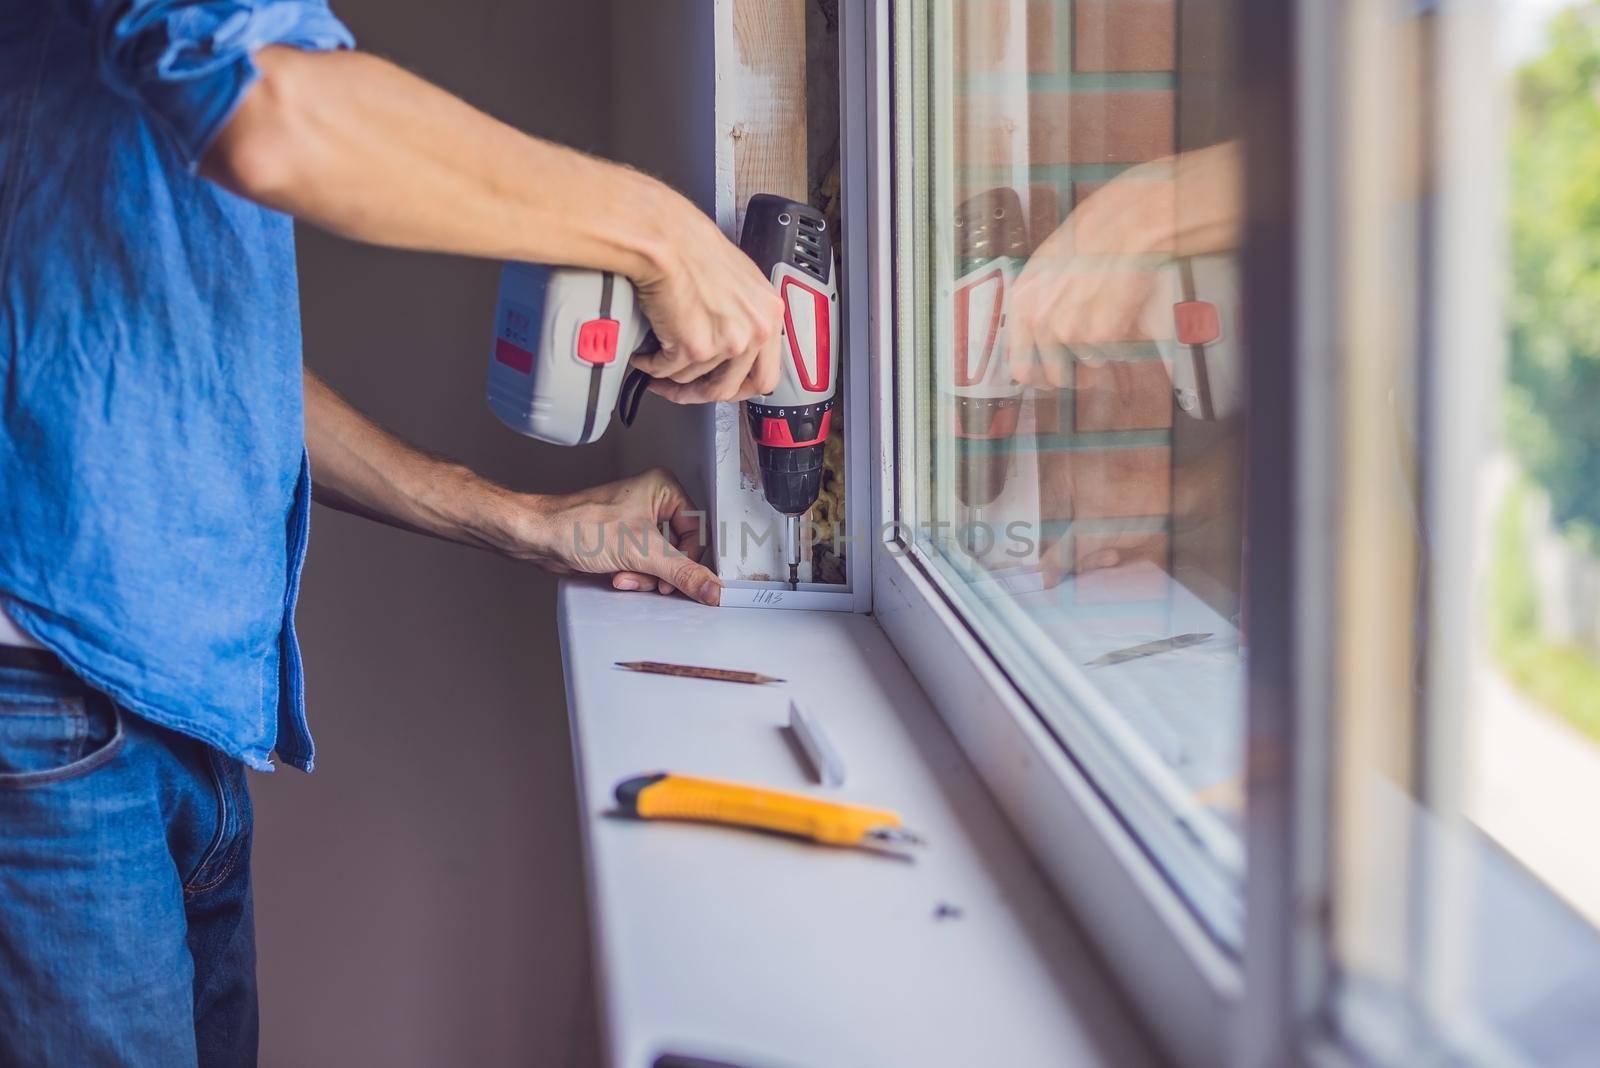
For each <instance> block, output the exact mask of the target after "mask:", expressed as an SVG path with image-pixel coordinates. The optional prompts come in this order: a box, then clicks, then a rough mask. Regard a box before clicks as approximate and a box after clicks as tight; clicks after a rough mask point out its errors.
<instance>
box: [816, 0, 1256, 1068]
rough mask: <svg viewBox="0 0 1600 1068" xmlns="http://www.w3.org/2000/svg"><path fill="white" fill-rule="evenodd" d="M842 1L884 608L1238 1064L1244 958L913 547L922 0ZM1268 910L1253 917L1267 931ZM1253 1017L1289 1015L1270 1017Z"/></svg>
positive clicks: (1120, 939) (941, 706)
mask: <svg viewBox="0 0 1600 1068" xmlns="http://www.w3.org/2000/svg"><path fill="white" fill-rule="evenodd" d="M839 11H840V49H841V63H840V77H841V82H842V84H841V92H840V99H841V101H844V102H846V103H845V106H844V107H842V108H841V147H842V153H841V155H842V171H841V177H842V189H843V203H844V227H845V231H846V235H847V242H846V257H847V259H846V266H845V270H844V278H845V284H846V286H847V292H848V300H847V301H846V308H847V311H848V315H847V320H846V329H847V331H848V335H847V336H848V344H849V345H850V346H851V347H852V348H853V349H855V350H856V351H863V350H864V351H866V352H867V354H868V366H869V372H870V376H869V393H870V397H869V404H868V407H869V409H870V412H871V427H870V431H871V468H870V470H871V472H872V495H871V502H872V508H871V512H870V518H871V520H872V532H873V533H872V538H871V543H872V545H871V548H872V561H871V575H872V607H873V611H874V613H875V614H876V615H877V617H878V620H879V622H880V624H881V625H882V627H883V629H884V631H885V632H886V633H887V634H888V636H889V638H890V640H891V641H892V642H893V643H894V645H895V647H896V649H898V650H899V652H900V654H901V656H902V657H903V658H904V659H905V661H906V662H907V664H908V665H909V666H910V668H911V670H912V673H913V674H914V675H916V677H917V678H918V679H919V680H920V681H921V682H922V684H923V687H924V689H925V690H926V691H927V693H928V694H929V696H930V698H931V699H932V701H933V703H934V705H935V707H936V708H937V709H938V711H939V712H940V714H941V716H942V717H943V719H944V720H945V722H946V723H947V724H948V726H949V727H950V729H951V731H952V733H953V734H954V735H955V737H956V739H957V741H958V742H959V743H960V744H961V746H962V747H963V749H964V750H965V751H966V753H967V755H968V757H969V759H970V760H971V761H972V763H973V765H974V766H975V768H976V770H977V771H978V773H979V775H980V776H981V777H982V779H983V780H984V782H985V783H986V784H987V786H988V788H989V789H990V791H991V792H992V793H993V794H994V795H995V797H996V799H997V800H998V801H999V802H1000V804H1001V806H1002V808H1003V809H1004V810H1005V812H1006V813H1007V815H1008V816H1009V818H1010V819H1011V820H1012V822H1013V823H1014V825H1015V826H1016V827H1017V829H1018V831H1019V833H1020V834H1021V835H1022V837H1023V839H1024V840H1025V841H1026V842H1027V843H1028V845H1029V847H1030V849H1031V850H1032V851H1033V853H1034V856H1035V858H1036V859H1037V861H1038V862H1039V864H1040V865H1041V867H1042V868H1043V869H1044V870H1045V872H1046V874H1047V875H1048V876H1049V877H1050V879H1051V880H1052V881H1053V883H1054V884H1055V886H1056V887H1057V889H1058V890H1059V892H1060V893H1061V894H1062V896H1063V897H1064V899H1065V900H1066V902H1067V904H1068V906H1069V908H1070V909H1071V910H1072V911H1073V913H1074V914H1075V916H1076V917H1077V919H1078V920H1079V922H1081V923H1082V924H1083V925H1084V927H1085V928H1086V930H1087V932H1088V933H1089V936H1090V938H1091V939H1092V940H1093V941H1094V943H1095V944H1096V945H1097V947H1098V949H1099V950H1100V952H1101V953H1102V955H1103V956H1104V958H1105V960H1106V963H1107V964H1108V966H1109V967H1110V969H1111V971H1112V972H1113V973H1114V974H1115V976H1116V977H1117V978H1118V980H1119V982H1120V985H1121V987H1122V989H1123V991H1124V992H1125V993H1126V994H1127V995H1128V996H1129V998H1130V999H1131V1000H1132V1001H1133V1002H1134V1004H1135V1006H1136V1008H1137V1009H1138V1010H1139V1012H1140V1014H1141V1016H1142V1017H1143V1018H1144V1020H1145V1021H1146V1022H1147V1024H1148V1025H1149V1026H1150V1028H1151V1030H1152V1031H1153V1032H1154V1033H1155V1035H1156V1037H1157V1038H1158V1039H1159V1040H1160V1042H1161V1044H1162V1046H1163V1047H1164V1049H1165V1051H1166V1052H1167V1053H1168V1054H1169V1055H1170V1056H1172V1057H1173V1058H1174V1060H1176V1061H1178V1062H1179V1063H1183V1064H1195V1065H1201V1064H1221V1063H1233V1062H1234V1057H1233V1054H1234V1053H1235V1052H1238V1051H1239V1047H1238V1045H1237V1044H1236V1038H1237V1037H1238V1034H1239V1031H1238V1028H1239V1027H1240V1026H1241V1025H1242V1024H1243V1021H1242V1020H1241V1009H1242V1007H1243V1005H1244V1004H1245V998H1244V996H1243V995H1244V992H1245V985H1246V984H1245V968H1244V966H1243V964H1242V963H1241V961H1240V960H1239V959H1238V958H1237V957H1235V956H1233V955H1232V954H1230V953H1229V952H1227V951H1225V950H1224V949H1223V948H1222V947H1221V946H1220V945H1219V944H1218V943H1217V942H1216V941H1214V940H1213V938H1212V937H1211V935H1210V934H1209V933H1208V932H1207V930H1206V929H1205V927H1204V925H1203V924H1202V922H1201V921H1200V919H1199V918H1198V916H1197V915H1196V914H1195V913H1194V912H1193V911H1192V910H1191V908H1190V906H1189V905H1188V903H1187V902H1185V900H1184V899H1183V898H1182V896H1181V895H1180V894H1179V893H1178V891H1177V890H1176V889H1175V888H1174V887H1173V886H1172V884H1171V883H1170V882H1169V881H1168V880H1167V878H1166V876H1165V875H1164V874H1163V873H1162V871H1161V870H1160V869H1159V868H1158V867H1157V865H1156V863H1155V861H1154V860H1153V859H1152V858H1151V857H1150V856H1149V854H1148V853H1147V852H1146V851H1145V849H1144V847H1143V846H1142V845H1141V844H1140V842H1139V840H1138V839H1137V838H1136V837H1135V836H1134V835H1133V834H1132V833H1131V832H1130V831H1129V830H1128V828H1127V826H1126V825H1125V824H1124V823H1123V821H1122V819H1121V817H1120V816H1119V814H1118V812H1117V811H1116V810H1115V809H1114V808H1112V806H1111V805H1110V804H1109V803H1108V802H1107V801H1106V799H1105V798H1104V797H1103V796H1102V795H1101V793H1100V792H1099V790H1098V789H1097V788H1096V786H1095V785H1094V783H1093V782H1092V781H1091V780H1090V778H1089V777H1088V776H1087V775H1086V774H1085V772H1084V770H1083V769H1082V768H1081V767H1080V766H1079V765H1078V764H1077V763H1076V762H1075V761H1074V759H1073V757H1072V756H1071V755H1070V754H1069V753H1068V752H1067V751H1066V750H1065V749H1064V748H1063V746H1062V745H1061V743H1060V742H1058V741H1057V739H1056V738H1055V736H1054V735H1052V734H1051V732H1050V731H1049V730H1048V729H1047V728H1046V726H1045V723H1044V721H1043V719H1042V718H1041V716H1040V713H1039V711H1038V710H1036V709H1035V708H1034V707H1033V706H1032V705H1031V704H1030V703H1029V701H1028V699H1027V698H1026V697H1025V696H1024V694H1023V693H1022V692H1021V691H1020V690H1019V689H1018V688H1017V687H1016V686H1015V685H1014V684H1013V682H1012V681H1011V679H1010V678H1009V677H1008V676H1007V675H1006V674H1005V673H1004V672H1003V671H1002V670H1001V669H1000V668H999V666H998V665H997V664H996V662H995V660H994V658H993V657H992V656H991V655H990V653H989V652H988V650H987V649H985V648H984V646H983V645H982V643H981V642H980V641H979V639H978V637H977V636H976V635H975V634H974V633H973V631H972V630H971V629H970V628H969V626H968V625H967V623H966V622H965V621H964V620H963V619H962V618H961V617H960V616H959V615H958V614H957V613H956V612H955V611H954V610H953V609H952V607H951V603H950V601H949V599H948V598H947V597H946V596H945V595H944V593H942V592H941V591H940V589H939V580H938V579H937V578H936V577H935V576H933V575H931V574H929V573H928V572H926V571H925V570H924V569H923V568H922V567H921V566H920V565H919V564H918V563H917V562H916V561H915V560H914V559H912V558H911V557H910V556H909V555H907V554H906V553H905V552H903V551H901V549H900V545H899V542H898V540H897V538H896V536H895V522H896V519H897V507H896V494H897V492H898V487H897V478H898V471H897V467H896V408H895V389H894V375H895V352H896V348H895V346H896V343H897V329H900V328H901V327H899V326H898V324H897V320H896V308H897V297H898V294H897V291H896V268H897V260H896V249H895V244H894V236H893V235H894V234H895V232H896V229H897V225H899V226H902V227H903V226H904V220H897V219H896V216H895V212H896V210H897V209H898V210H899V211H901V212H905V211H907V209H908V207H909V205H908V203H907V201H908V200H909V197H903V198H900V200H899V201H898V202H897V200H896V196H895V189H896V170H895V168H896V157H895V154H894V151H893V149H894V138H895V136H896V131H897V128H898V129H903V130H906V131H907V132H909V126H908V125H905V124H906V123H907V121H908V114H907V113H908V103H909V102H908V101H907V100H906V99H905V96H906V94H905V93H904V92H900V93H898V94H897V93H896V80H895V67H894V62H893V56H894V54H895V42H894V38H893V35H894V34H895V33H896V32H901V33H904V32H905V31H906V23H907V22H908V19H907V18H906V17H904V16H907V15H911V14H912V12H913V3H912V0H860V2H851V3H846V4H841V5H840V7H839ZM897 15H900V16H902V17H900V18H899V20H898V21H899V25H898V27H897V26H896V16H897ZM1271 21H1273V22H1274V23H1275V24H1277V25H1285V24H1286V21H1287V20H1286V19H1283V18H1280V19H1277V20H1271ZM857 396H858V397H859V396H860V391H859V390H858V391H857ZM857 529H858V530H859V529H860V527H859V526H858V527H857ZM1252 674H1254V669H1253V668H1252ZM1252 689H1253V688H1252ZM1252 704H1253V702H1252ZM1252 719H1254V716H1252ZM1252 729H1253V724H1252ZM1252 785H1254V776H1252ZM1251 796H1252V802H1253V801H1254V793H1253V792H1252V795H1251ZM1277 875H1278V873H1277V872H1276V868H1275V869H1274V872H1273V879H1274V880H1275V879H1276V878H1277ZM1259 881H1260V880H1253V881H1252V885H1254V883H1255V882H1259ZM1251 896H1254V894H1252V895H1251ZM1274 911H1276V910H1274ZM1279 915H1280V917H1281V916H1282V913H1281V912H1280V913H1279ZM1261 921H1262V917H1260V916H1255V917H1249V918H1247V921H1246V922H1247V923H1248V924H1249V925H1250V929H1251V930H1254V929H1255V927H1256V924H1257V923H1258V922H1261ZM1252 985H1254V983H1252ZM1252 1030H1254V1031H1258V1032H1277V1031H1279V1030H1281V1029H1280V1028H1278V1027H1276V1026H1275V1025H1273V1024H1272V1023H1268V1024H1267V1025H1266V1026H1264V1027H1263V1026H1259V1025H1258V1026H1257V1027H1254V1028H1252ZM1262 1063H1267V1062H1262ZM1279 1063H1281V1062H1279ZM1274 1068H1277V1066H1276V1065H1275V1066H1274Z"/></svg>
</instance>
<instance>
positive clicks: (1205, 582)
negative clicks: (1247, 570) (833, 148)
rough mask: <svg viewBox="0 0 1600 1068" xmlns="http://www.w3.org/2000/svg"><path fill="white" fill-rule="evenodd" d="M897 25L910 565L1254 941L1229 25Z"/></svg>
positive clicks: (1181, 16)
mask: <svg viewBox="0 0 1600 1068" xmlns="http://www.w3.org/2000/svg"><path fill="white" fill-rule="evenodd" d="M898 10H899V14H900V15H902V16H904V17H903V19H902V24H903V23H904V22H910V23H911V29H910V30H909V34H908V35H903V36H902V37H901V38H900V40H901V46H902V48H906V49H908V50H909V52H910V56H909V60H910V67H911V69H912V72H913V73H912V76H911V79H910V82H911V84H910V92H909V100H910V103H909V114H907V113H905V112H903V113H902V116H903V118H904V119H906V120H908V121H903V122H902V124H901V127H900V129H899V130H898V134H897V136H898V137H899V139H900V140H899V142H898V157H899V159H898V168H899V169H898V175H899V181H900V183H901V189H902V190H909V191H910V193H911V194H912V195H911V196H909V197H906V196H904V194H902V199H901V203H902V213H901V215H900V217H899V219H900V222H899V225H900V230H899V232H898V233H897V248H898V250H899V253H900V256H901V267H900V279H901V285H902V286H903V287H906V288H903V289H902V303H903V304H910V305H913V306H914V307H915V308H916V309H917V311H916V314H915V315H914V316H913V317H912V318H913V321H911V322H910V323H909V324H908V325H909V329H905V328H902V330H901V331H900V336H901V345H902V348H901V355H900V364H899V371H898V374H899V382H898V390H899V398H900V404H899V409H898V410H899V415H900V425H899V442H898V448H899V477H900V481H899V518H900V520H901V524H902V528H901V529H902V537H903V538H904V539H905V540H906V541H907V542H908V543H909V544H910V545H911V546H912V550H913V552H914V553H915V555H916V557H917V559H918V560H919V561H920V562H921V563H922V565H923V566H924V567H925V568H926V569H927V570H928V571H929V572H930V573H931V574H932V575H933V576H935V578H936V579H937V580H938V581H939V582H940V584H941V585H942V586H943V587H944V588H945V590H946V592H947V595H948V596H949V597H950V599H951V601H952V602H953V603H954V604H955V605H956V606H957V608H958V609H959V610H960V611H961V612H962V614H963V616H964V617H965V618H966V619H967V620H968V622H969V624H970V625H971V626H972V627H973V628H974V630H975V631H976V632H977V633H978V635H979V636H980V638H981V639H982V640H983V641H984V642H985V643H986V645H987V646H988V648H989V649H990V650H991V652H992V653H993V654H994V655H995V656H996V658H997V659H998V661H999V662H1000V663H1001V665H1002V666H1003V667H1004V668H1005V669H1006V670H1007V671H1008V673H1009V674H1010V675H1011V677H1012V678H1013V679H1014V680H1015V681H1016V682H1017V683H1018V685H1019V686H1020V687H1021V688H1022V689H1023V691H1024V692H1025V693H1026V694H1027V695H1028V697H1029V698H1030V700H1031V701H1032V702H1033V704H1034V706H1035V707H1036V708H1037V710H1038V711H1039V713H1040V714H1041V716H1042V717H1043V718H1044V719H1045V721H1046V722H1047V723H1048V724H1049V726H1050V727H1051V728H1052V730H1053V731H1054V732H1055V733H1056V735H1057V736H1058V737H1059V738H1060V739H1061V740H1062V742H1063V743H1064V744H1065V745H1066V746H1067V748H1068V749H1069V751H1070V752H1071V753H1072V754H1073V755H1074V757H1075V758H1076V759H1077V760H1078V761H1079V762H1080V763H1081V764H1082V765H1083V766H1084V768H1085V770H1086V771H1087V772H1088V773H1089V775H1090V776H1091V777H1092V778H1093V779H1094V781H1095V782H1096V784H1097V785H1098V786H1099V788H1100V789H1101V790H1102V791H1103V792H1104V793H1105V794H1106V795H1107V796H1108V797H1109V798H1110V800H1111V801H1112V803H1113V804H1114V805H1116V807H1117V808H1118V810H1119V811H1120V812H1121V813H1122V815H1123V816H1124V818H1125V819H1126V820H1127V821H1128V822H1129V824H1130V825H1131V826H1132V828H1133V830H1134V831H1135V833H1136V834H1138V835H1139V837H1140V838H1141V840H1142V841H1143V842H1144V843H1145V845H1146V847H1147V848H1148V849H1149V850H1150V852H1151V853H1152V855H1153V856H1154V857H1155V858H1156V859H1157V861H1158V862H1159V863H1160V864H1161V865H1162V867H1163V868H1164V870H1165V871H1166V872H1167V873H1168V875H1169V876H1170V877H1171V879H1172V880H1173V882H1174V884H1175V885H1176V886H1177V887H1178V888H1179V890H1180V891H1181V892H1182V893H1184V894H1185V895H1187V897H1188V898H1189V900H1190V901H1191V902H1192V903H1193V904H1194V905H1195V907H1196V908H1197V910H1198V911H1199V913H1200V915H1201V917H1202V918H1203V919H1204V920H1205V922H1207V923H1208V924H1209V925H1210V927H1211V929H1212V930H1213V931H1214V932H1215V933H1216V934H1217V935H1218V936H1219V937H1220V938H1222V939H1223V940H1224V941H1225V942H1230V943H1231V942H1234V941H1236V939H1237V936H1238V932H1239V923H1240V917H1239V904H1238V891H1237V883H1238V880H1239V877H1240V874H1241V867H1242V861H1241V853H1242V849H1241V846H1240V840H1239V824H1240V816H1241V812H1240V809H1241V804H1242V796H1243V791H1242V768H1241V738H1242V726H1243V698H1242V667H1241V663H1242V662H1241V657H1242V646H1243V642H1244V634H1243V632H1242V627H1243V621H1242V620H1241V619H1240V612H1239V607H1240V603H1241V602H1240V594H1241V581H1242V580H1241V560H1242V553H1243V546H1242V534H1241V511H1242V509H1241V477H1240V476H1241V471H1242V465H1243V453H1242V430H1243V427H1242V410H1241V409H1242V403H1241V402H1242V397H1241V389H1242V380H1243V370H1244V369H1243V366H1242V359H1243V354H1242V352H1241V350H1240V341H1239V335H1240V322H1239V315H1240V307H1239V291H1238V290H1239V283H1238V272H1237V266H1236V262H1235V260H1236V257H1235V252H1236V249H1237V246H1238V243H1239V231H1240V219H1239V212H1240V207H1239V205H1240V200H1241V189H1240V186H1241V183H1242V176H1241V154H1240V150H1239V147H1238V145H1237V144H1236V143H1235V141H1234V140H1233V131H1232V128H1231V119H1232V117H1233V113H1234V108H1233V107H1232V106H1231V104H1230V101H1229V96H1228V87H1227V82H1226V78H1225V73H1226V71H1227V62H1228V54H1227V52H1228V50H1227V48H1226V44H1227V34H1226V32H1225V30H1226V28H1227V26H1228V25H1229V23H1228V19H1229V18H1230V17H1231V12H1230V10H1229V5H1228V4H1226V3H1217V2H1214V0H1211V2H1206V3H1199V2H1193V3H1182V2H1180V3H1173V2H1170V0H1103V2H1092V0H1075V2H1068V0H1053V2H1044V3H1041V2H1037V0H1033V2H1024V0H1010V2H1007V0H943V2H937V3H932V4H903V5H901V7H900V8H899V9H898ZM903 34H904V31H903ZM900 58H901V59H902V60H905V59H906V58H908V57H906V56H902V57H900ZM903 95H905V94H903ZM908 127H909V129H908ZM907 202H909V207H907V206H905V205H906V204H907ZM908 278H909V285H908V284H907V279H908Z"/></svg>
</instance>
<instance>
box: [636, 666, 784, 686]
mask: <svg viewBox="0 0 1600 1068" xmlns="http://www.w3.org/2000/svg"><path fill="white" fill-rule="evenodd" d="M617 667H619V668H627V669H628V670H629V671H643V672H646V673H648V674H651V675H676V676H678V677H679V678H683V679H713V680H715V681H717V682H742V683H746V684H748V685H751V686H762V685H765V684H766V683H769V682H782V681H784V680H783V679H780V678H777V677H775V676H772V675H763V674H761V673H760V672H756V671H734V670H733V669H731V668H714V667H695V666H693V665H691V664H663V663H660V662H659V661H655V660H618V661H617Z"/></svg>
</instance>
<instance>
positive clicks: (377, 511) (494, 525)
mask: <svg viewBox="0 0 1600 1068" xmlns="http://www.w3.org/2000/svg"><path fill="white" fill-rule="evenodd" d="M305 404H306V450H307V451H308V452H309V453H310V454H311V472H312V478H313V480H314V482H315V487H314V492H315V494H316V499H317V501H318V502H320V503H322V504H325V505H328V506H329V507H332V508H337V509H339V510H340V511H342V512H352V513H354V514H356V515H360V516H364V517H366V518H368V519H375V520H377V521H379V522H381V523H387V524H388V525H390V526H395V527H401V528H403V529H405V530H411V531H416V532H417V533H420V534H431V535H433V536H434V537H437V538H443V539H445V540H447V541H455V542H461V543H463V544H467V545H474V546H477V547H480V548H485V549H492V550H495V551H500V552H504V551H507V550H508V548H509V547H511V546H512V545H513V544H516V543H518V542H519V540H520V539H522V538H525V536H526V532H522V531H518V530H516V529H515V527H516V525H517V524H519V523H522V524H525V523H526V521H527V516H528V512H529V510H528V508H527V502H528V500H529V498H528V497H527V495H525V494H516V493H513V492H512V491H511V490H508V489H505V488H504V487H502V486H498V485H496V484H494V483H493V482H490V481H489V480H488V479H485V478H483V477H481V476H479V475H477V474H474V473H473V472H472V471H471V470H469V469H467V468H465V467H463V466H461V465H460V464H455V463H450V462H449V461H447V460H440V459H438V458H436V457H433V456H429V455H428V454H426V453H424V452H422V451H420V450H418V449H415V448H412V447H411V446H410V445H407V444H406V443H405V442H403V441H401V440H400V439H399V438H397V437H395V436H394V435H393V434H390V433H389V432H388V431H386V430H384V429H383V428H382V427H380V426H378V425H377V424H376V423H374V422H372V421H371V420H370V419H368V418H367V417H366V416H364V415H362V414H361V413H360V412H358V411H356V409H354V408H352V407H351V406H350V404H349V403H348V402H346V401H345V399H344V398H343V397H341V396H339V394H337V393H335V392H334V391H333V390H332V389H331V388H329V386H328V385H327V383H325V382H323V381H322V379H320V378H318V377H317V376H316V375H315V374H314V373H312V372H311V371H309V370H307V371H306V372H305Z"/></svg>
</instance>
